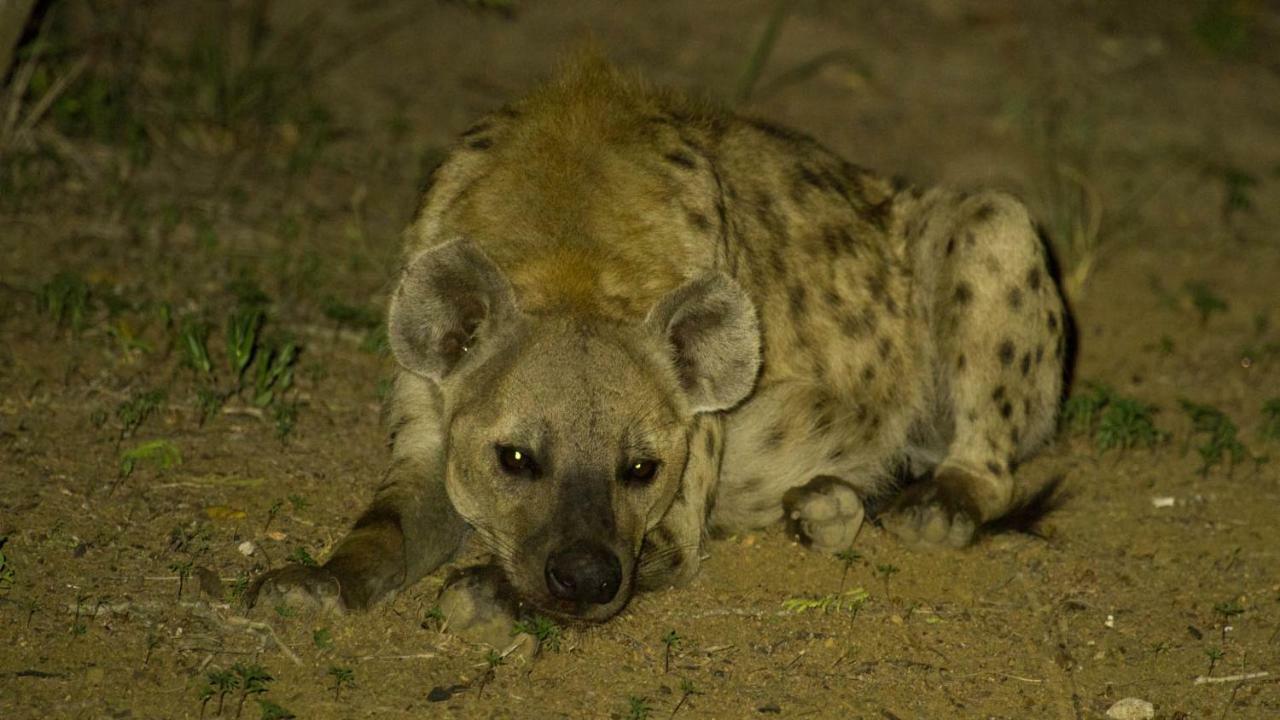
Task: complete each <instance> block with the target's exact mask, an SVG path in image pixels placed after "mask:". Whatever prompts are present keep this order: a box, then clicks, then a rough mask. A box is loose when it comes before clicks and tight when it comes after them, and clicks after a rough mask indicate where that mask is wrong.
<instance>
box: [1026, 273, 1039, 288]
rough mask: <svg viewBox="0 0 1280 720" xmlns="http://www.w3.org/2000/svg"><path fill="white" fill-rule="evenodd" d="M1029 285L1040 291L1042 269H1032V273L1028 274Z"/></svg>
mask: <svg viewBox="0 0 1280 720" xmlns="http://www.w3.org/2000/svg"><path fill="white" fill-rule="evenodd" d="M1027 285H1029V286H1030V287H1031V289H1032V290H1039V289H1040V268H1038V267H1033V268H1031V271H1030V272H1028V273H1027Z"/></svg>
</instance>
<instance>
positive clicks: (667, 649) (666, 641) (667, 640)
mask: <svg viewBox="0 0 1280 720" xmlns="http://www.w3.org/2000/svg"><path fill="white" fill-rule="evenodd" d="M682 642H684V638H682V637H680V635H679V634H678V633H677V632H676V631H675V630H671V631H670V632H668V633H667V634H666V635H663V636H662V644H663V646H664V648H663V652H662V672H663V673H669V672H671V653H672V651H674V650H675V649H676V647H678V646H679V645H680V643H682Z"/></svg>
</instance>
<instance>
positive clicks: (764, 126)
mask: <svg viewBox="0 0 1280 720" xmlns="http://www.w3.org/2000/svg"><path fill="white" fill-rule="evenodd" d="M748 122H749V123H750V125H751V126H752V127H754V128H755V129H757V130H759V131H760V132H762V133H764V134H765V135H768V136H769V137H771V138H774V139H776V140H782V141H784V142H789V143H805V144H807V143H810V142H813V141H812V140H810V139H809V138H808V136H806V135H803V134H801V133H798V132H796V131H795V130H789V129H787V128H784V127H782V126H780V125H774V124H773V123H769V122H765V121H763V120H749V121H748Z"/></svg>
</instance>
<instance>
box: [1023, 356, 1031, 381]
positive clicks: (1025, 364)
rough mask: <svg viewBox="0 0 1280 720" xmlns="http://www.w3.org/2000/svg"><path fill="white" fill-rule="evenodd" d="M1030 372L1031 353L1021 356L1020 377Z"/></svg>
mask: <svg viewBox="0 0 1280 720" xmlns="http://www.w3.org/2000/svg"><path fill="white" fill-rule="evenodd" d="M1030 372H1031V353H1029V352H1026V353H1023V354H1022V377H1026V376H1027V375H1028V374H1029V373H1030Z"/></svg>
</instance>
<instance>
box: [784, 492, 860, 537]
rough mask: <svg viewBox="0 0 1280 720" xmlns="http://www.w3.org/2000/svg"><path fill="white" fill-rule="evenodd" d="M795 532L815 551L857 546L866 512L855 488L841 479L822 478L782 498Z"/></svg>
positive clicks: (788, 520)
mask: <svg viewBox="0 0 1280 720" xmlns="http://www.w3.org/2000/svg"><path fill="white" fill-rule="evenodd" d="M782 506H783V508H784V509H785V510H786V513H787V522H788V524H789V526H790V528H791V531H792V532H793V533H795V534H797V535H799V536H800V539H801V541H802V542H804V543H805V544H807V545H809V546H810V547H812V548H813V549H815V550H819V551H821V552H826V553H835V552H839V551H841V550H845V549H847V548H848V547H849V546H850V545H853V541H854V539H855V538H857V537H858V530H860V529H861V528H862V520H863V518H864V517H865V516H866V512H865V510H864V509H863V507H862V499H861V498H859V497H858V493H857V492H856V491H854V489H853V488H851V487H849V486H848V485H846V484H844V483H843V482H841V481H840V480H839V479H837V478H833V477H818V478H814V479H813V480H812V481H810V482H809V484H807V485H804V486H803V487H798V488H793V489H791V490H788V491H787V494H786V495H784V496H783V498H782Z"/></svg>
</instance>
